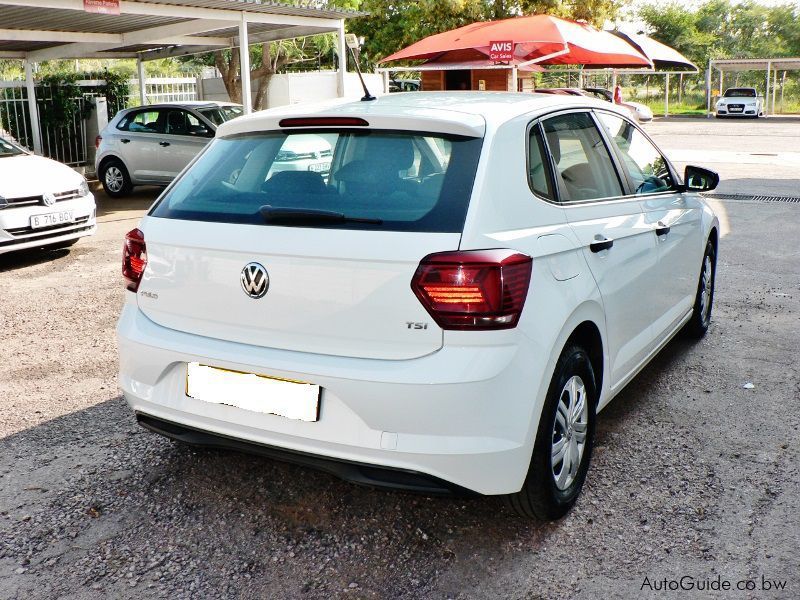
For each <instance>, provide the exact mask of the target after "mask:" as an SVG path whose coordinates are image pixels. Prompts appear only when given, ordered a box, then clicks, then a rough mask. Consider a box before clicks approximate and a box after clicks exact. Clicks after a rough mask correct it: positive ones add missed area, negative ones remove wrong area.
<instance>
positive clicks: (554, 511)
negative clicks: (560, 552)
mask: <svg viewBox="0 0 800 600" xmlns="http://www.w3.org/2000/svg"><path fill="white" fill-rule="evenodd" d="M575 377H577V378H579V379H580V382H581V383H583V387H584V390H585V393H584V394H583V403H584V404H583V406H585V408H586V411H585V423H584V424H583V427H582V428H584V430H585V438H584V440H585V442H584V447H583V450H582V452H580V454H579V459H578V461H577V465H578V466H577V469H576V471H575V473H574V474H572V475H569V473H567V478H566V479H565V480H564V481H562V483H561V484H559V483H557V479H558V478H559V477H560V475H562V474H564V469H565V462H564V461H565V460H566V457H565V458H563V459H562V461H561V462H560V463H559V462H556V463H555V465H554V464H553V461H552V455H553V448H554V445H555V444H557V443H559V442H562V441H563V442H564V444H568V443H569V442H571V441H572V439H573V438H575V439H577V436H578V435H579V427H578V425H580V424H581V423H575V424H574V430H573V426H572V425H570V427H569V433H568V434H565V435H561V432H560V430H563V428H562V427H561V425H560V424H559V422H558V421H557V418H556V417H557V416H558V413H559V404H561V400H562V397H564V395H565V394H566V397H567V398H568V397H569V395H570V394H569V392H568V391H567V389H565V387H566V386H567V385H568V383H569V382H570V381H571V380H573V378H575ZM596 407H597V390H596V384H595V376H594V370H593V369H592V363H591V361H590V360H589V356H588V354H587V353H586V351H585V350H584V349H583V348H581V347H580V346H575V345H569V346H567V347H566V348H565V349H564V351H563V352H562V353H561V356H560V357H559V359H558V362H557V363H556V368H555V372H554V373H553V379H552V380H551V382H550V387H549V388H548V390H547V398H546V399H545V403H544V407H543V409H542V416H541V418H540V420H539V429H538V431H537V433H536V443H535V444H534V447H533V456H532V457H531V464H530V467H529V468H528V475H527V477H526V478H525V483H524V484H523V486H522V489H521V490H520V491H519V492H517V493H516V494H509V495H508V496H505V500H506V503H507V504H508V506H509V507H510V508H511V509H512V510H513V511H514V512H516V513H517V514H518V515H519V516H521V517H525V518H529V519H531V518H532V519H540V520H543V521H552V520H555V519H560V518H561V517H563V516H564V515H565V514H567V512H568V511H569V510H570V509H571V508H572V506H573V505H574V504H575V501H576V500H577V498H578V495H579V494H580V491H581V488H582V487H583V482H584V480H585V479H586V472H587V471H588V470H589V462H590V461H591V456H592V445H593V443H594V427H595V410H596ZM580 412H581V413H583V412H584V411H580ZM565 433H566V432H565ZM578 443H579V442H576V446H575V448H577V447H578V446H577V444H578ZM562 445H563V444H562ZM559 464H560V466H561V468H560V469H559V473H558V474H557V473H556V466H558V465H559ZM570 479H571V481H570Z"/></svg>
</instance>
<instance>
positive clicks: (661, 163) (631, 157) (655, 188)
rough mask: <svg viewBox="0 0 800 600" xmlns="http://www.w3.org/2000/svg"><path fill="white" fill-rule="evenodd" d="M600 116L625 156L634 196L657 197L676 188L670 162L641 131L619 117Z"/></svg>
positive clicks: (606, 114) (623, 157) (626, 168)
mask: <svg viewBox="0 0 800 600" xmlns="http://www.w3.org/2000/svg"><path fill="white" fill-rule="evenodd" d="M598 116H599V117H600V122H601V123H603V126H604V127H605V128H606V130H608V133H609V135H610V136H611V138H612V139H613V140H614V143H615V144H616V145H617V148H619V150H620V153H621V154H622V159H623V163H624V166H625V170H626V171H627V172H628V176H629V177H630V179H631V183H632V184H633V189H634V193H635V194H637V195H638V194H655V193H658V192H667V191H670V190H672V189H674V188H675V185H674V182H673V180H672V174H671V173H670V172H669V167H668V166H667V161H666V160H665V159H664V157H663V156H662V155H661V153H660V152H659V151H658V149H657V148H656V147H655V146H653V144H651V143H650V140H648V139H647V138H646V137H645V136H644V134H643V133H642V132H641V131H639V130H638V129H637V128H636V127H634V126H633V125H631V124H630V123H628V121H626V120H625V119H623V118H621V117H618V116H617V115H612V114H609V113H606V112H600V113H598Z"/></svg>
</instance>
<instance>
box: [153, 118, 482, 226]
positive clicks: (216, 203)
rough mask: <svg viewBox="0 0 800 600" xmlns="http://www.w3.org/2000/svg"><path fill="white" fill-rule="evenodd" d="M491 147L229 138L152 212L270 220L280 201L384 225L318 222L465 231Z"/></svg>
mask: <svg viewBox="0 0 800 600" xmlns="http://www.w3.org/2000/svg"><path fill="white" fill-rule="evenodd" d="M481 145H482V140H481V139H478V138H466V137H457V136H446V135H441V134H432V133H416V132H399V131H382V130H381V131H379V130H367V131H364V130H359V131H349V130H341V131H335V130H330V129H329V130H323V131H308V130H303V131H298V132H288V133H287V132H284V131H280V132H269V133H258V134H250V135H239V136H231V137H227V138H220V139H216V140H214V141H213V142H212V143H211V145H210V146H209V147H208V148H207V150H206V151H205V152H204V153H203V154H202V155H201V156H200V157H199V158H198V160H197V162H196V163H195V164H194V165H193V166H192V168H191V169H189V170H188V171H187V172H186V173H185V174H184V175H183V176H182V177H181V178H180V179H179V180H178V181H176V182H175V183H174V184H173V185H172V187H171V188H169V189H168V190H167V192H166V193H165V194H164V196H162V198H161V199H160V200H159V201H158V203H157V204H156V205H155V207H154V208H153V209H152V210H151V213H150V214H151V216H154V217H161V218H170V219H186V220H198V221H212V222H219V223H247V224H261V225H264V224H267V223H265V221H264V218H263V216H262V214H261V209H262V208H264V207H271V208H274V209H292V210H311V211H332V212H336V213H341V214H343V215H345V216H346V217H348V218H355V219H364V220H370V221H380V223H363V222H344V223H341V222H340V223H316V222H315V223H314V224H311V225H309V224H304V225H303V226H309V227H320V228H323V227H324V228H338V229H377V230H387V231H421V232H423V231H426V232H460V231H461V230H462V229H463V226H464V219H465V217H466V212H467V207H468V204H469V199H470V195H471V193H472V186H473V183H474V178H475V170H476V168H477V164H478V159H479V156H480V151H481ZM269 224H270V225H272V224H275V223H269Z"/></svg>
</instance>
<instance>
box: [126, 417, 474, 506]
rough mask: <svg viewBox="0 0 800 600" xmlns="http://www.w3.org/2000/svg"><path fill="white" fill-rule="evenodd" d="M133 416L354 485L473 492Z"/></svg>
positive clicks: (147, 424)
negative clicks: (309, 469)
mask: <svg viewBox="0 0 800 600" xmlns="http://www.w3.org/2000/svg"><path fill="white" fill-rule="evenodd" d="M136 420H137V421H138V423H139V425H141V426H142V427H144V428H145V429H149V430H150V431H152V432H154V433H158V434H160V435H163V436H165V437H168V438H170V439H173V440H177V441H179V442H183V443H184V444H191V445H193V446H203V447H207V448H221V449H223V450H235V451H238V452H246V453H247V454H256V455H258V456H265V457H267V458H272V459H275V460H280V461H283V462H288V463H292V464H296V465H301V466H303V467H309V468H311V469H316V470H318V471H324V472H325V473H330V474H331V475H335V476H336V477H339V478H340V479H344V480H345V481H349V482H350V483H355V484H357V485H365V486H369V487H377V488H385V489H391V490H399V491H403V492H416V493H420V494H427V495H437V496H438V495H450V494H452V495H457V496H472V495H475V494H474V493H473V492H470V491H469V490H466V489H464V488H461V487H459V486H457V485H453V484H452V483H449V482H447V481H442V480H440V479H437V478H435V477H431V476H430V475H425V474H423V473H416V472H414V471H407V470H402V469H391V468H386V467H376V466H374V465H368V464H364V463H357V462H347V461H342V460H336V459H332V458H326V457H322V456H315V455H313V454H306V453H303V452H295V451H292V450H286V449H284V448H276V447H274V446H268V445H265V444H258V443H256V442H247V441H243V440H238V439H235V438H229V437H226V436H223V435H218V434H215V433H210V432H208V431H200V430H198V429H192V428H190V427H185V426H183V425H180V424H178V423H171V422H169V421H163V420H161V419H156V418H154V417H150V416H148V415H144V414H141V413H137V414H136Z"/></svg>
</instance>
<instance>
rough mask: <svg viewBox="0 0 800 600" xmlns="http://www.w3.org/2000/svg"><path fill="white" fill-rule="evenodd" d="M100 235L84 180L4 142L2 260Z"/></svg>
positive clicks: (0, 150) (0, 143) (0, 153)
mask: <svg viewBox="0 0 800 600" xmlns="http://www.w3.org/2000/svg"><path fill="white" fill-rule="evenodd" d="M95 230H96V217H95V202H94V196H93V195H92V193H91V192H90V191H89V186H88V185H87V184H86V180H85V179H84V178H83V176H81V175H79V174H78V173H77V172H75V171H73V170H72V169H70V168H69V167H67V166H66V165H63V164H61V163H59V162H56V161H54V160H50V159H49V158H44V157H42V156H35V155H33V154H31V153H30V152H28V151H27V150H25V149H24V148H22V147H20V146H18V145H17V144H14V143H12V142H10V141H8V140H4V139H0V254H3V253H5V252H11V251H12V250H23V249H25V248H41V247H44V246H48V247H60V248H64V247H67V246H71V245H73V244H74V243H75V242H77V241H78V240H79V239H80V238H82V237H85V236H87V235H92V234H93V233H94V232H95Z"/></svg>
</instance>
